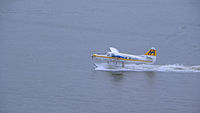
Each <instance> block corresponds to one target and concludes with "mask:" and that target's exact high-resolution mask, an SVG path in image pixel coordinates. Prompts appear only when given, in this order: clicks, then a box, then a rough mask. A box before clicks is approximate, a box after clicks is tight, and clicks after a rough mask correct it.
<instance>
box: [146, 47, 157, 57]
mask: <svg viewBox="0 0 200 113" xmlns="http://www.w3.org/2000/svg"><path fill="white" fill-rule="evenodd" d="M144 55H149V56H156V55H157V51H156V49H155V48H154V47H152V48H151V49H150V50H149V51H148V52H147V53H145V54H144Z"/></svg>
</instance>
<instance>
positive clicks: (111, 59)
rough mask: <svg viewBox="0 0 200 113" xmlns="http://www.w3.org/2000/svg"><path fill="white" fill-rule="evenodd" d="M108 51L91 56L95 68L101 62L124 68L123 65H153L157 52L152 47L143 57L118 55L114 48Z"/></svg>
mask: <svg viewBox="0 0 200 113" xmlns="http://www.w3.org/2000/svg"><path fill="white" fill-rule="evenodd" d="M109 49H110V51H109V52H107V53H105V54H102V53H95V54H92V59H93V61H94V64H95V65H96V66H97V64H98V63H100V64H101V63H103V61H105V62H104V64H107V65H110V66H121V67H125V64H126V65H128V64H136V65H137V64H154V63H155V62H156V56H157V51H156V49H155V48H154V47H152V48H151V49H150V50H149V51H148V52H146V53H145V54H144V55H132V54H125V53H120V52H119V50H117V49H116V48H114V47H109Z"/></svg>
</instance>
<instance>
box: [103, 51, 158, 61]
mask: <svg viewBox="0 0 200 113" xmlns="http://www.w3.org/2000/svg"><path fill="white" fill-rule="evenodd" d="M106 55H107V56H108V57H111V58H116V59H118V60H120V61H125V62H133V63H136V64H141V63H143V64H147V63H148V64H153V63H154V62H155V58H154V57H152V56H147V55H131V54H125V53H115V52H108V53H107V54H106Z"/></svg>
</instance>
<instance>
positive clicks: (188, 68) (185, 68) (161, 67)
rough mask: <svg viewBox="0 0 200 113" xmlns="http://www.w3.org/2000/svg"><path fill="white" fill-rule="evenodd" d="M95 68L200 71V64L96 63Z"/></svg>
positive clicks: (105, 69)
mask: <svg viewBox="0 0 200 113" xmlns="http://www.w3.org/2000/svg"><path fill="white" fill-rule="evenodd" d="M95 65H96V68H95V70H99V71H124V72H126V71H157V72H200V65H195V66H185V65H182V64H170V65H145V64H143V65H135V64H132V65H126V66H125V67H124V68H122V67H120V66H111V65H107V64H103V63H102V64H95Z"/></svg>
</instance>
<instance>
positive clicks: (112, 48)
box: [109, 47, 119, 53]
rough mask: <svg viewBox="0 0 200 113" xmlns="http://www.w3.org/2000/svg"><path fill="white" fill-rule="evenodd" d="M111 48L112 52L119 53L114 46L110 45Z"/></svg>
mask: <svg viewBox="0 0 200 113" xmlns="http://www.w3.org/2000/svg"><path fill="white" fill-rule="evenodd" d="M109 49H110V51H111V52H114V53H119V51H118V50H117V49H116V48H114V47H110V48H109Z"/></svg>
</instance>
